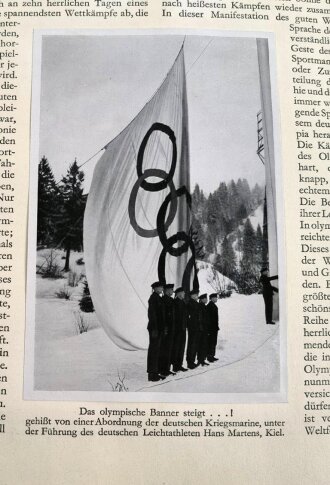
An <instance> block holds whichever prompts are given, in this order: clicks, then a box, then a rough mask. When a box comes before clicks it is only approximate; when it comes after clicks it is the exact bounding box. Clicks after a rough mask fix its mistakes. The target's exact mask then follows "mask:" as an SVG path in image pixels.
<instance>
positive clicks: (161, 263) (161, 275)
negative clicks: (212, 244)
mask: <svg viewBox="0 0 330 485" xmlns="http://www.w3.org/2000/svg"><path fill="white" fill-rule="evenodd" d="M178 234H179V233H178ZM183 234H185V233H183ZM176 235H177V234H175V236H176ZM185 235H186V234H185ZM186 236H187V235H186ZM172 237H173V236H172ZM171 239H172V238H169V241H170V240H171ZM175 242H177V241H175ZM181 247H182V246H181ZM181 247H180V248H178V249H181ZM188 248H190V249H191V252H192V256H191V258H190V259H189V261H188V263H187V266H186V269H185V271H184V274H183V277H182V283H185V286H188V285H187V284H186V281H187V279H188V276H190V274H191V270H192V268H194V270H195V274H194V284H193V285H194V286H195V285H196V280H197V285H198V279H197V268H196V263H195V256H194V255H195V247H194V243H193V241H192V240H191V239H189V243H188ZM172 249H174V248H172ZM187 251H188V249H186V251H185V252H187ZM167 254H171V253H170V252H169V250H168V247H164V248H163V250H162V252H161V253H160V256H159V260H158V279H159V281H166V274H165V265H166V255H167ZM181 254H183V253H181ZM172 256H173V255H172ZM175 256H176V257H177V255H175ZM181 286H183V284H182V285H181Z"/></svg>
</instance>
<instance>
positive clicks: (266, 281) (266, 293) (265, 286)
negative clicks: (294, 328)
mask: <svg viewBox="0 0 330 485" xmlns="http://www.w3.org/2000/svg"><path fill="white" fill-rule="evenodd" d="M260 273H261V276H260V279H259V283H261V284H262V296H263V297H264V301H265V315H266V323H267V324H269V325H275V322H273V294H274V292H275V293H278V289H277V288H276V287H275V286H272V285H271V284H270V282H271V281H272V280H278V276H277V275H275V276H269V272H268V268H262V270H261V271H260Z"/></svg>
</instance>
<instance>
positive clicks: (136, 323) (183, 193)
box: [84, 47, 198, 350]
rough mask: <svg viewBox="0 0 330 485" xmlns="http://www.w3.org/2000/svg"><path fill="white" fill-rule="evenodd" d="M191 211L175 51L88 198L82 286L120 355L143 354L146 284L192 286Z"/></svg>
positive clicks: (108, 152) (110, 149)
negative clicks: (84, 284)
mask: <svg viewBox="0 0 330 485" xmlns="http://www.w3.org/2000/svg"><path fill="white" fill-rule="evenodd" d="M123 102H124V100H123ZM190 205H191V200H190V186H189V142H188V112H187V98H186V79H185V66H184V52H183V47H182V48H181V50H180V52H179V54H178V56H177V58H176V60H175V62H174V64H173V66H172V68H171V70H170V71H169V73H168V74H167V76H166V78H165V80H164V81H163V83H162V84H161V86H160V88H159V89H158V90H157V92H156V93H155V94H154V96H153V97H152V98H151V99H150V100H149V101H148V103H147V104H146V105H145V106H144V108H143V109H142V110H141V111H140V112H139V114H138V115H137V116H136V117H135V118H134V119H133V120H132V121H131V122H130V123H129V125H128V126H127V127H126V128H125V129H124V130H123V131H122V132H121V133H120V134H119V135H118V136H117V137H116V138H115V139H114V140H112V141H111V142H110V143H109V144H108V145H107V146H106V147H105V152H104V154H103V156H102V157H101V159H100V160H99V161H98V163H97V166H96V168H95V171H94V175H93V180H92V185H91V189H90V192H89V195H88V201H87V207H86V212H85V218H84V253H85V263H86V274H87V280H88V284H89V288H90V292H91V296H92V300H93V303H94V307H95V311H96V315H97V317H98V319H99V321H100V322H101V324H102V326H103V328H104V330H105V332H106V333H107V335H108V336H109V337H110V338H111V339H112V340H113V341H114V342H115V343H116V344H117V345H118V346H119V347H121V348H123V349H127V350H136V349H141V348H142V349H143V348H147V344H148V339H147V335H148V334H147V330H146V328H147V301H148V298H149V296H150V291H151V289H150V285H151V283H153V282H154V281H155V280H163V281H166V282H168V283H174V284H175V285H176V286H181V285H183V286H184V287H185V288H186V289H189V287H190V285H191V284H193V283H191V282H192V281H194V285H197V284H198V283H197V277H196V271H195V270H196V268H195V260H194V247H193V243H192V240H191V237H190Z"/></svg>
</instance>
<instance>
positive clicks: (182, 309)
mask: <svg viewBox="0 0 330 485" xmlns="http://www.w3.org/2000/svg"><path fill="white" fill-rule="evenodd" d="M187 323H188V308H187V305H186V303H185V301H184V300H180V298H175V300H174V331H173V348H172V359H171V360H172V365H173V371H174V372H178V371H179V370H182V364H183V357H184V349H185V346H186V333H187Z"/></svg>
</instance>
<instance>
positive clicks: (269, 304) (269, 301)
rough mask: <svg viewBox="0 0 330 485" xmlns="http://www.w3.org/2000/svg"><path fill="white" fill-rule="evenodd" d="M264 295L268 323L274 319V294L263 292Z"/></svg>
mask: <svg viewBox="0 0 330 485" xmlns="http://www.w3.org/2000/svg"><path fill="white" fill-rule="evenodd" d="M263 297H264V301H265V316H266V323H270V322H271V321H272V320H273V295H272V294H267V293H263Z"/></svg>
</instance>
